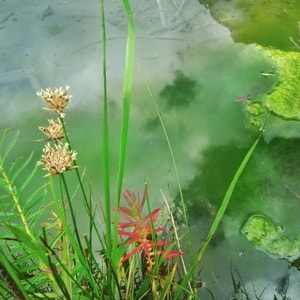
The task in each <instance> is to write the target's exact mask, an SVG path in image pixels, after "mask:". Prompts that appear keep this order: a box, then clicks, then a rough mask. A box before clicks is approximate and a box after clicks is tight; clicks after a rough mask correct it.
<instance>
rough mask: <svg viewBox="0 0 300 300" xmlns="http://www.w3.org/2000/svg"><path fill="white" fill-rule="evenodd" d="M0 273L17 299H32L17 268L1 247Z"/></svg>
mask: <svg viewBox="0 0 300 300" xmlns="http://www.w3.org/2000/svg"><path fill="white" fill-rule="evenodd" d="M0 261H1V263H0V274H1V277H2V278H3V279H4V280H5V281H6V283H7V285H8V287H9V289H10V290H11V292H12V293H13V294H14V296H15V297H16V298H17V299H20V300H27V299H30V298H29V297H28V296H27V293H26V291H25V289H24V287H23V285H22V282H21V280H20V279H19V277H18V273H17V271H16V269H15V268H14V267H13V266H12V264H11V263H10V261H9V260H8V259H7V257H6V255H5V253H4V252H3V251H2V249H1V248H0Z"/></svg>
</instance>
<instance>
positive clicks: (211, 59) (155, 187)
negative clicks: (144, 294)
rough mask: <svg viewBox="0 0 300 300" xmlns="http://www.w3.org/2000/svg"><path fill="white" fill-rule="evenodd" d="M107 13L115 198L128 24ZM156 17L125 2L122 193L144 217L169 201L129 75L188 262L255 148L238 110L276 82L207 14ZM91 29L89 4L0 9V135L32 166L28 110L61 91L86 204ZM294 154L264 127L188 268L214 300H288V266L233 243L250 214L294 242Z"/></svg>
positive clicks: (94, 97) (92, 173) (96, 178)
mask: <svg viewBox="0 0 300 300" xmlns="http://www.w3.org/2000/svg"><path fill="white" fill-rule="evenodd" d="M107 2H108V3H106V4H105V12H106V18H107V38H108V41H107V46H108V51H107V55H108V61H107V66H108V93H109V110H110V133H111V141H110V142H111V151H112V156H111V168H112V170H111V173H112V174H113V175H112V187H113V188H114V187H115V186H116V172H117V165H118V162H117V157H118V151H119V134H120V132H119V128H120V122H121V109H122V107H121V102H122V101H121V95H122V79H123V74H124V57H125V46H126V45H125V43H126V34H127V21H126V17H125V14H124V11H123V8H122V5H121V2H120V1H107ZM207 2H208V1H207ZM210 2H213V1H210ZM221 2H222V1H219V3H221ZM226 2H231V1H224V3H226ZM237 2H238V1H237ZM239 2H242V1H239ZM250 2H251V1H250ZM266 2H272V1H266ZM182 3H183V2H182ZM274 3H275V2H274ZM161 4H162V5H163V7H162V9H161V10H160V9H159V7H158V6H157V2H155V1H154V0H151V1H150V0H148V1H146V0H145V1H132V9H133V13H134V19H135V24H136V30H137V41H136V61H137V64H139V65H140V69H141V71H139V69H138V68H137V67H136V68H135V74H134V86H133V97H132V109H131V121H130V128H129V147H128V152H127V161H126V170H125V176H124V188H129V189H132V190H139V191H141V190H142V189H143V184H144V181H145V180H146V181H147V183H148V186H149V193H150V198H151V201H152V202H153V207H155V206H156V205H158V204H160V203H162V197H161V192H160V190H162V191H163V192H164V193H165V194H167V193H168V192H169V191H170V193H171V195H172V198H174V199H176V198H178V196H177V194H178V186H177V183H176V177H175V172H174V168H173V165H172V160H171V157H170V152H169V150H168V145H167V143H166V139H165V137H164V134H163V131H162V128H161V126H160V125H159V122H158V120H157V114H156V112H155V109H154V106H153V103H152V101H151V97H150V95H149V93H148V92H147V90H146V88H145V85H144V83H143V80H142V75H141V73H140V72H142V73H143V76H145V78H146V80H147V82H148V84H149V85H150V87H151V89H152V92H153V94H154V96H155V99H156V100H157V104H158V106H159V109H160V112H161V114H162V117H163V120H164V122H165V126H166V129H167V131H168V135H169V138H170V142H171V144H172V148H173V151H174V155H175V159H176V163H177V167H178V172H179V177H180V180H181V183H182V186H183V189H184V197H185V201H186V205H187V207H188V209H189V212H190V218H191V224H192V237H193V242H194V244H193V248H194V249H195V251H196V250H197V249H198V248H199V246H200V244H201V242H202V240H203V239H204V238H205V236H206V234H207V232H208V229H209V225H210V224H211V221H212V219H213V216H214V215H215V213H216V211H217V208H218V206H219V204H220V202H221V200H222V198H223V196H224V193H225V191H226V188H227V187H228V185H229V183H230V181H231V179H232V177H233V175H234V173H235V171H236V169H237V167H238V166H239V164H240V162H241V161H242V159H243V157H244V155H245V154H246V153H247V150H248V149H249V147H250V145H251V144H252V143H253V141H254V140H255V138H256V136H257V132H258V131H257V128H255V127H252V126H251V125H250V123H249V120H248V119H247V114H246V109H247V107H246V101H247V99H248V97H249V98H250V97H251V98H252V99H259V98H261V97H264V95H266V94H267V93H268V92H270V90H271V89H272V87H273V86H274V84H276V76H274V77H273V76H270V77H264V76H262V74H261V72H262V71H266V72H267V71H268V72H270V71H273V70H274V62H273V61H272V60H271V59H270V57H268V56H266V55H265V54H264V53H263V51H262V50H261V49H259V48H258V47H256V46H255V45H252V44H250V43H252V42H260V40H254V39H253V40H251V41H250V42H249V44H244V42H245V41H244V40H242V39H241V40H238V42H243V43H237V42H235V41H234V40H233V38H232V36H231V32H230V31H229V29H228V28H226V27H224V26H223V25H221V24H219V23H218V22H217V21H216V20H214V19H213V18H212V17H211V15H210V11H209V10H207V5H208V4H209V3H204V4H205V5H206V6H203V5H201V4H200V3H198V2H195V1H186V3H185V4H184V5H183V7H182V8H180V6H178V7H176V5H175V4H176V2H175V1H174V2H172V1H161ZM224 5H225V4H224ZM274 5H275V4H274ZM276 5H277V2H276ZM298 6H300V5H298ZM276 7H278V6H276ZM210 8H212V7H210ZM298 8H299V7H298ZM230 9H231V11H232V13H234V12H236V11H238V10H237V8H236V7H231V8H230ZM299 9H300V8H299ZM227 11H228V10H227ZM276 11H277V10H276ZM243 12H245V10H244V11H243ZM287 13H288V14H289V10H288V8H287ZM212 15H215V11H212ZM297 21H298V20H297ZM289 22H290V21H289ZM289 22H287V24H286V27H285V28H287V27H288V26H289V25H290V23H289ZM225 25H227V24H225ZM241 26H242V25H241ZM293 26H297V24H293ZM100 28H101V24H100V8H99V3H98V1H89V3H88V4H82V1H79V0H78V1H67V0H66V1H62V0H61V1H59V0H57V1H51V3H50V2H49V3H46V2H45V1H38V0H31V1H27V4H26V6H25V5H24V6H23V7H20V4H19V1H17V0H15V1H12V0H11V1H2V2H0V39H1V48H0V90H1V99H0V128H1V129H4V128H7V127H9V128H12V129H13V130H21V138H20V141H19V144H18V145H19V147H18V148H17V149H16V155H22V156H27V155H29V154H30V152H31V151H32V150H34V159H36V160H38V159H39V157H40V152H41V148H42V145H41V144H38V143H34V142H32V141H33V140H35V139H38V138H41V136H40V133H39V131H38V129H37V127H38V126H40V125H44V124H46V123H47V118H50V117H52V114H51V113H49V112H46V111H42V110H41V107H42V105H43V103H41V101H40V99H39V98H38V97H37V96H36V94H35V91H36V90H39V89H41V88H46V87H52V88H54V87H59V86H65V85H70V93H71V94H72V95H73V98H72V102H71V105H70V108H69V109H68V111H67V115H66V124H67V128H68V132H69V134H70V138H71V141H72V144H73V148H75V149H76V150H77V151H78V152H79V156H78V161H79V164H80V166H81V167H85V166H86V167H87V173H88V178H91V180H92V182H93V195H94V197H95V199H99V198H101V197H102V191H103V188H102V186H101V182H102V173H101V159H100V158H101V153H100V149H101V136H100V135H101V121H102V120H101V110H102V106H101V99H102V94H103V87H102V84H101V81H102V75H101V72H102V66H101V34H100ZM293 30H294V32H295V29H293ZM280 37H281V36H280ZM276 38H277V37H276V36H275V37H273V40H275V41H276ZM266 44H267V42H266ZM266 44H264V46H272V45H273V44H270V45H266ZM274 45H276V43H274ZM281 49H283V50H285V49H286V48H285V49H284V47H281ZM271 118H272V117H271ZM293 122H296V121H293ZM293 124H294V123H293ZM296 125H298V123H297V124H296ZM293 126H294V125H293ZM266 129H267V132H266V136H267V133H268V128H266ZM281 132H282V131H281ZM287 137H289V138H287ZM299 144H300V140H299V139H298V136H296V135H295V136H291V135H288V134H287V136H284V135H283V134H281V135H278V136H276V134H274V127H273V132H272V134H271V135H269V137H268V138H266V139H265V140H262V141H261V142H260V144H259V146H258V149H257V150H256V152H255V154H254V156H253V158H252V159H251V161H250V163H249V165H248V166H247V168H246V171H245V173H244V174H243V175H242V178H241V180H240V182H239V184H238V186H237V188H236V190H235V193H234V195H233V198H232V201H231V203H230V206H229V208H228V210H227V213H226V216H225V217H224V220H223V221H222V224H221V228H220V229H219V231H218V232H217V234H216V236H215V238H214V239H213V241H212V244H211V246H210V247H209V249H208V250H207V252H206V254H205V256H204V258H203V261H202V262H201V272H200V275H199V276H200V277H201V279H202V280H203V282H204V283H205V285H206V288H207V289H208V290H210V291H211V292H212V293H213V294H214V296H215V299H230V297H231V296H233V290H234V286H233V281H232V276H231V274H233V275H234V278H235V279H236V281H237V282H243V284H244V287H245V289H246V290H247V292H248V294H249V295H250V297H251V299H255V295H257V296H259V295H261V299H273V295H275V294H276V295H277V297H278V298H279V299H281V298H280V295H285V294H286V295H287V296H289V297H291V298H292V299H296V297H297V295H299V294H300V286H299V278H300V276H299V274H298V271H297V269H296V268H295V267H291V264H290V262H289V261H288V260H285V259H278V258H277V257H274V256H273V257H272V256H270V255H268V254H267V253H266V252H263V251H261V250H260V249H257V248H256V247H255V246H254V245H253V244H251V243H250V242H249V241H247V240H246V239H245V237H244V236H242V235H241V227H242V226H243V224H245V222H246V221H247V219H248V217H249V216H250V215H253V214H263V215H266V216H268V217H271V218H272V220H273V221H274V222H275V223H276V224H281V225H282V227H283V228H284V233H285V235H286V236H290V237H291V238H292V239H296V238H298V228H299V206H300V196H299V195H300V190H299V185H298V178H299V175H300V174H299V172H300V171H299V170H300V168H299V167H300V161H299V157H300V156H299V149H300V147H299ZM40 174H41V177H42V175H43V173H42V172H40ZM41 182H42V179H41ZM83 226H84V224H83ZM200 295H201V297H203V299H210V295H209V293H208V292H207V290H205V289H200ZM240 297H242V295H240ZM239 299H244V298H239ZM245 299H246V298H245Z"/></svg>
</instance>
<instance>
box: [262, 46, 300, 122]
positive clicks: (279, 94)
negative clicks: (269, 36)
mask: <svg viewBox="0 0 300 300" xmlns="http://www.w3.org/2000/svg"><path fill="white" fill-rule="evenodd" d="M264 50H265V51H266V53H267V55H269V56H270V57H271V58H272V59H273V60H274V61H275V62H276V64H277V66H278V72H279V78H278V79H279V83H278V85H277V87H276V88H275V89H274V90H273V91H272V92H271V93H270V94H269V95H268V96H267V98H266V107H267V108H268V109H269V110H270V111H272V112H273V113H275V114H276V115H278V116H280V117H282V118H285V119H295V120H300V97H299V95H300V75H299V69H300V53H299V52H285V51H280V50H275V49H268V48H267V49H264Z"/></svg>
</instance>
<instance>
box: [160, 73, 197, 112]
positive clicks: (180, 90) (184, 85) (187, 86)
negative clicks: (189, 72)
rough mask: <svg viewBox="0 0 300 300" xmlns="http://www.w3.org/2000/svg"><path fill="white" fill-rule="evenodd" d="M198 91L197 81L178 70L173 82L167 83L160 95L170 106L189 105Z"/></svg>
mask: <svg viewBox="0 0 300 300" xmlns="http://www.w3.org/2000/svg"><path fill="white" fill-rule="evenodd" d="M196 92H197V82H196V81H195V80H193V79H190V78H188V77H186V76H185V75H184V74H183V73H182V72H180V71H178V70H177V71H176V72H175V79H174V81H173V83H172V84H171V85H167V86H166V87H165V88H164V89H163V90H162V91H161V92H160V96H161V97H162V98H164V99H165V100H166V104H167V107H168V108H175V107H187V106H189V104H190V103H192V102H193V101H194V99H195V97H196Z"/></svg>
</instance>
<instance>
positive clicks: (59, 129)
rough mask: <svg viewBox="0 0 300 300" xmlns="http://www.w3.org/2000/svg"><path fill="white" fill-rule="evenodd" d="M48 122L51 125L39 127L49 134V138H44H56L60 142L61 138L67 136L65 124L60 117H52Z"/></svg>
mask: <svg viewBox="0 0 300 300" xmlns="http://www.w3.org/2000/svg"><path fill="white" fill-rule="evenodd" d="M48 122H49V126H45V127H44V126H40V127H39V130H40V131H42V132H43V133H44V134H45V135H46V136H47V139H44V140H46V141H49V140H56V141H58V142H60V140H61V139H63V138H64V136H65V133H64V127H63V124H62V123H61V121H60V119H59V118H57V119H56V120H53V119H50V120H48Z"/></svg>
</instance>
